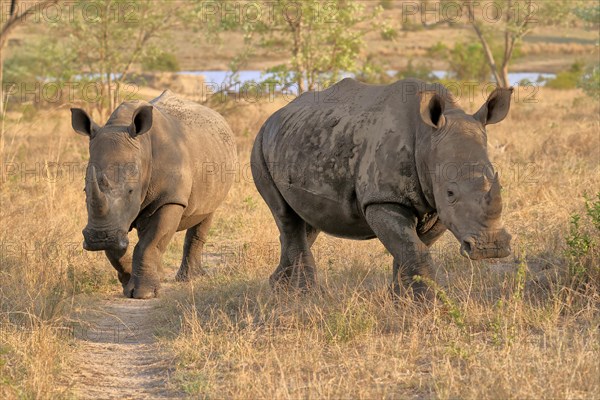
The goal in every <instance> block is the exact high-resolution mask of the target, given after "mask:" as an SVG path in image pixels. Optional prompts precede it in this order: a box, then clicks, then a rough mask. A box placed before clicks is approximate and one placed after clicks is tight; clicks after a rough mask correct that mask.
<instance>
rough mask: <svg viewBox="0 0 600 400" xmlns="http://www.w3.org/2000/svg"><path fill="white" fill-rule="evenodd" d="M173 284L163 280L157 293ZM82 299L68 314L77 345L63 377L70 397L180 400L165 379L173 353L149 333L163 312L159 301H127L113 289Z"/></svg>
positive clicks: (170, 371) (151, 332) (171, 286)
mask: <svg viewBox="0 0 600 400" xmlns="http://www.w3.org/2000/svg"><path fill="white" fill-rule="evenodd" d="M173 286H174V283H171V284H169V283H166V284H165V283H163V287H162V290H161V296H168V292H169V291H171V290H173V289H174V287H173ZM85 303H86V304H83V305H81V306H80V307H79V309H78V310H75V315H74V316H73V319H74V328H73V335H74V338H75V343H76V346H77V349H76V351H75V356H74V357H73V360H72V368H71V369H72V370H71V371H70V373H69V374H70V376H69V377H68V379H69V380H70V384H69V386H71V392H72V393H73V395H74V396H75V398H77V399H136V400H137V399H180V398H185V394H183V393H181V392H179V391H178V390H177V389H176V385H174V384H173V383H172V382H170V381H171V373H172V363H171V362H172V358H173V357H172V356H170V355H169V354H167V353H166V352H165V350H164V349H162V348H161V347H160V345H159V343H158V342H157V340H156V337H155V334H156V330H157V329H159V328H160V326H161V319H162V318H164V316H165V312H166V310H165V309H164V308H163V307H161V301H160V299H152V300H135V299H127V298H125V297H123V296H122V294H121V293H120V291H116V290H115V292H114V293H110V294H104V295H95V296H94V297H93V298H92V299H89V301H86V302H85Z"/></svg>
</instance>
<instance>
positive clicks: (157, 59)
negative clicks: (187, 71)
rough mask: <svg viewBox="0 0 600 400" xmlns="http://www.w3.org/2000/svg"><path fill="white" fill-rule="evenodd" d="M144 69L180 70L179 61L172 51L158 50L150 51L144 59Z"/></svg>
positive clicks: (160, 70)
mask: <svg viewBox="0 0 600 400" xmlns="http://www.w3.org/2000/svg"><path fill="white" fill-rule="evenodd" d="M142 68H143V69H144V71H153V72H177V71H179V62H178V61H177V57H175V55H174V54H172V53H167V52H164V51H158V52H156V53H150V54H148V56H146V57H144V59H143V60H142Z"/></svg>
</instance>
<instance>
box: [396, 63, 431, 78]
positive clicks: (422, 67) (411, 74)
mask: <svg viewBox="0 0 600 400" xmlns="http://www.w3.org/2000/svg"><path fill="white" fill-rule="evenodd" d="M396 78H397V79H404V78H417V79H422V80H424V81H428V82H431V81H435V80H436V79H437V77H436V76H435V75H434V74H433V72H432V71H431V67H430V66H429V65H428V64H424V63H419V64H416V65H413V60H408V65H407V66H406V67H405V68H404V69H401V70H400V71H398V72H397V73H396Z"/></svg>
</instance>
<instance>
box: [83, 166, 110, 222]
mask: <svg viewBox="0 0 600 400" xmlns="http://www.w3.org/2000/svg"><path fill="white" fill-rule="evenodd" d="M87 183H88V185H90V189H91V191H90V195H91V196H90V205H91V208H92V210H93V211H94V214H97V215H104V214H106V212H107V211H108V200H107V199H106V195H105V194H104V193H102V191H101V190H100V186H98V179H96V168H95V167H94V166H93V165H92V166H91V167H90V169H89V170H88V182H87Z"/></svg>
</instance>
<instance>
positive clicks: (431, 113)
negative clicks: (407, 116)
mask: <svg viewBox="0 0 600 400" xmlns="http://www.w3.org/2000/svg"><path fill="white" fill-rule="evenodd" d="M445 107H446V102H445V101H444V99H443V98H442V96H440V95H439V94H438V93H436V92H434V91H425V92H421V104H420V112H421V119H422V120H423V122H425V123H426V124H427V125H429V126H431V127H433V128H436V129H439V128H441V127H442V126H444V124H445V123H446V118H444V109H445Z"/></svg>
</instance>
